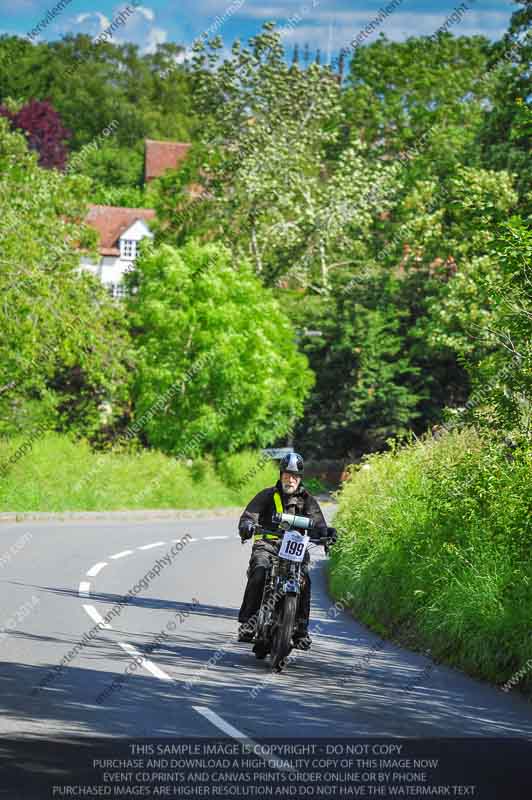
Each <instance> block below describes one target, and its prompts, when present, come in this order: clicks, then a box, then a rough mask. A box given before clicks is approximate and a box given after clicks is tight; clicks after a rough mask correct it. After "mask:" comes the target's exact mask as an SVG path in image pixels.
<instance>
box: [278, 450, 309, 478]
mask: <svg viewBox="0 0 532 800" xmlns="http://www.w3.org/2000/svg"><path fill="white" fill-rule="evenodd" d="M303 469H304V464H303V459H302V458H301V456H300V455H299V453H288V454H287V455H286V456H283V457H282V459H281V462H280V464H279V470H280V472H293V473H294V474H295V475H299V476H300V477H301V478H302V477H303Z"/></svg>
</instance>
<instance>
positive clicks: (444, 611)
mask: <svg viewBox="0 0 532 800" xmlns="http://www.w3.org/2000/svg"><path fill="white" fill-rule="evenodd" d="M531 467H532V448H531V447H530V445H528V446H526V445H522V446H521V447H519V448H518V449H516V450H514V451H510V450H509V449H508V447H506V446H505V445H504V444H501V443H497V442H495V441H493V440H488V439H487V438H482V437H481V436H480V434H478V433H477V432H475V431H473V430H464V431H462V432H459V433H451V434H446V435H444V436H443V437H442V438H440V439H429V440H426V441H423V442H421V443H416V444H414V445H409V446H406V447H403V448H400V449H397V450H395V451H394V452H392V453H387V454H380V455H375V456H371V457H370V458H369V459H368V460H367V461H366V464H365V465H362V468H356V469H355V468H353V471H352V473H351V476H350V479H349V480H348V481H347V482H346V483H345V484H344V487H343V489H342V491H341V493H340V495H339V511H338V514H337V516H336V522H335V524H336V526H337V527H338V528H339V529H340V531H341V534H340V537H339V541H338V544H337V546H336V547H335V548H334V550H333V552H332V557H331V571H330V586H331V590H332V592H333V594H334V595H335V596H337V597H341V596H343V595H345V593H346V592H347V591H350V592H351V593H352V595H353V601H352V609H353V612H354V613H355V614H356V616H357V617H358V618H359V619H361V620H362V621H363V622H365V623H366V624H368V625H369V626H370V627H373V628H374V629H375V630H376V631H377V632H378V633H379V634H381V635H384V636H390V635H391V634H393V636H394V638H397V639H398V640H399V641H402V642H403V643H404V644H406V645H407V646H409V647H413V648H415V649H423V650H424V649H427V648H428V649H430V650H431V653H432V655H433V657H434V658H435V659H436V660H440V661H444V662H446V663H448V664H451V665H453V666H456V667H458V668H460V669H462V670H464V671H466V672H468V673H470V674H471V675H474V676H477V677H480V678H483V679H487V680H489V681H492V682H494V683H497V684H500V685H501V686H506V689H505V690H509V689H511V688H517V687H519V688H520V689H521V690H523V691H524V692H525V693H526V694H528V695H529V696H532V622H531V620H532V522H531V520H532V488H531V487H532V482H531V476H532V471H531ZM527 664H528V666H529V668H525V669H523V668H524V667H526V665H527ZM516 676H518V679H517V680H516ZM512 681H513V682H512Z"/></svg>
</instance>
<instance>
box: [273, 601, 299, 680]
mask: <svg viewBox="0 0 532 800" xmlns="http://www.w3.org/2000/svg"><path fill="white" fill-rule="evenodd" d="M296 612H297V595H294V594H287V595H285V597H284V601H283V606H282V616H281V619H280V620H279V624H278V625H277V628H276V630H275V634H274V637H273V645H272V666H273V668H274V669H276V670H277V671H278V672H280V671H281V670H282V668H283V661H284V659H285V658H286V656H287V655H288V654H289V653H290V650H291V646H290V645H291V642H292V634H293V632H294V626H295V622H296Z"/></svg>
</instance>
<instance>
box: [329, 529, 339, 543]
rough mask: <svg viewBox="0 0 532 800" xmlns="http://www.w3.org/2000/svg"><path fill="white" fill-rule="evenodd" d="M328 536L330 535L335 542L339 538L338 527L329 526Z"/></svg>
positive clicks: (331, 540) (330, 538) (331, 541)
mask: <svg viewBox="0 0 532 800" xmlns="http://www.w3.org/2000/svg"><path fill="white" fill-rule="evenodd" d="M327 536H328V537H329V541H330V543H331V544H334V543H335V542H336V541H337V540H338V533H337V531H336V528H327Z"/></svg>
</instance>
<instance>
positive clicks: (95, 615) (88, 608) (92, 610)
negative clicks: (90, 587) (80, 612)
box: [83, 606, 112, 630]
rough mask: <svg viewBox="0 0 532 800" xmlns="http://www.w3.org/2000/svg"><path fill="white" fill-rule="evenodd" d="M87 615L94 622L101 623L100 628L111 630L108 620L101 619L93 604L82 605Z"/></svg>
mask: <svg viewBox="0 0 532 800" xmlns="http://www.w3.org/2000/svg"><path fill="white" fill-rule="evenodd" d="M83 608H84V609H85V611H86V612H87V614H88V615H89V617H90V618H91V619H92V620H94V622H98V623H101V625H102V628H106V630H112V628H111V626H110V625H109V623H108V622H104V621H103V617H101V616H100V615H99V614H98V612H97V611H96V609H95V608H94V606H83Z"/></svg>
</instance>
